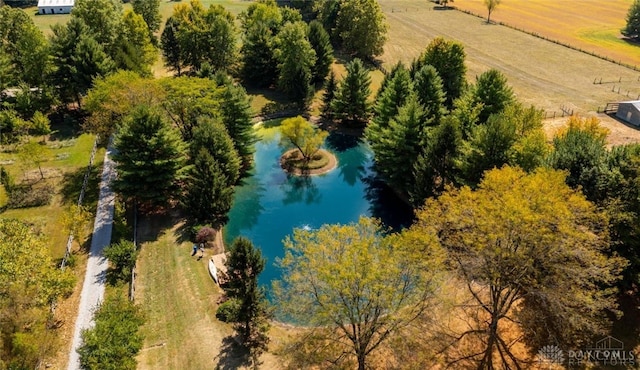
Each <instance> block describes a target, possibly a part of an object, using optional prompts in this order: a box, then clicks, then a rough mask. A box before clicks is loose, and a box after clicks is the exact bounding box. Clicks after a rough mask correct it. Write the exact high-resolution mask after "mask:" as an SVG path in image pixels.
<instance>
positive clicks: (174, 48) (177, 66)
mask: <svg viewBox="0 0 640 370" xmlns="http://www.w3.org/2000/svg"><path fill="white" fill-rule="evenodd" d="M178 27H179V23H178V21H177V20H176V19H175V18H174V17H173V16H171V17H169V18H168V19H167V21H166V22H165V24H164V30H163V31H162V36H160V46H161V48H162V56H163V57H164V65H165V67H167V68H168V69H169V70H172V71H176V72H177V73H178V76H180V74H181V73H182V68H183V65H184V62H183V60H182V49H181V48H180V43H179V42H178Z"/></svg>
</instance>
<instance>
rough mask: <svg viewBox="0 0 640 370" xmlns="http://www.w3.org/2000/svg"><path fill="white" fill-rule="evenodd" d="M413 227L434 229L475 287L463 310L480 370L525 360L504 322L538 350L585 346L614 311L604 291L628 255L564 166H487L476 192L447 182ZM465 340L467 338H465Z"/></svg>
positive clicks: (459, 340)
mask: <svg viewBox="0 0 640 370" xmlns="http://www.w3.org/2000/svg"><path fill="white" fill-rule="evenodd" d="M417 217H418V221H417V223H416V224H415V225H414V226H413V227H412V228H411V229H412V230H413V231H414V232H418V233H421V234H425V235H431V236H433V237H437V239H438V241H439V242H440V244H441V245H442V246H443V247H444V248H445V249H446V250H447V252H448V259H449V261H450V263H451V265H452V266H454V267H455V271H456V272H457V274H458V277H459V279H460V280H461V281H462V282H464V285H463V286H466V288H465V289H466V290H467V291H468V293H469V294H470V298H469V300H470V301H469V302H467V304H466V305H465V306H464V308H461V310H463V311H464V312H465V313H466V314H467V315H468V316H467V319H468V324H469V327H468V329H467V330H465V331H463V332H458V333H455V335H453V336H452V338H456V342H454V343H453V344H455V343H458V344H460V343H463V342H462V341H463V340H466V341H468V340H470V341H473V343H476V344H477V347H475V349H478V346H479V348H480V349H481V350H480V351H478V352H477V353H469V354H467V355H466V356H463V358H465V361H471V362H473V363H475V365H476V366H477V368H478V369H494V368H520V367H521V366H522V362H521V360H522V359H521V358H518V357H517V356H516V355H515V354H514V353H513V352H512V344H513V343H510V341H509V340H507V339H505V338H506V337H505V336H504V335H505V331H504V325H505V324H504V323H505V322H507V321H508V322H510V323H514V324H515V325H517V326H518V327H519V329H520V330H521V331H522V333H523V335H522V337H521V338H522V341H523V342H524V343H525V344H527V345H529V348H531V349H532V350H533V351H534V353H535V351H536V350H537V349H539V348H540V347H541V346H543V345H546V344H556V345H558V346H560V347H561V348H581V347H579V345H581V344H584V343H581V341H582V340H587V339H590V338H589V334H586V333H598V332H600V331H601V330H602V329H603V326H602V324H603V319H604V318H605V317H606V314H605V310H609V309H614V308H615V304H614V300H613V298H612V296H611V291H610V290H608V289H607V287H610V286H611V284H613V283H614V282H615V281H616V279H617V278H618V276H617V275H618V272H619V269H620V267H621V266H622V261H621V260H620V259H618V258H608V257H607V256H606V254H605V251H606V249H607V248H608V234H607V220H606V217H605V216H604V215H603V214H602V213H600V212H598V211H597V209H596V207H595V206H594V205H593V204H592V203H590V202H589V201H587V200H586V198H585V197H584V195H582V194H581V193H580V192H579V191H575V190H572V189H571V188H569V187H568V186H567V185H566V184H565V174H564V173H563V172H560V171H555V170H550V169H543V168H540V169H537V170H536V171H535V172H533V173H531V174H526V173H525V172H524V171H523V170H522V169H519V168H512V167H503V168H502V169H494V170H491V171H488V172H486V173H485V177H484V179H483V181H482V182H481V183H480V185H479V188H478V189H477V190H475V191H474V190H471V189H470V188H468V187H463V188H462V189H459V190H458V189H450V190H449V191H447V192H446V193H444V194H443V195H442V196H441V197H439V198H438V199H430V200H428V201H427V203H426V205H425V207H424V208H423V209H421V210H419V211H418V212H417ZM467 343H468V342H467Z"/></svg>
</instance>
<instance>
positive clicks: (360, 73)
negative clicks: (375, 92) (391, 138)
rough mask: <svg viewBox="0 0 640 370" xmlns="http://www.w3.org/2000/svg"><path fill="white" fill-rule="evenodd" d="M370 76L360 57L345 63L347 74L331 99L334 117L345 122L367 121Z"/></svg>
mask: <svg viewBox="0 0 640 370" xmlns="http://www.w3.org/2000/svg"><path fill="white" fill-rule="evenodd" d="M370 85H371V77H369V71H367V69H366V68H365V67H364V64H363V63H362V61H361V60H360V59H357V58H356V59H354V60H352V61H351V62H349V63H348V64H347V75H346V77H345V78H344V80H342V82H341V83H340V86H339V87H338V92H337V94H336V97H335V98H334V100H333V104H332V110H333V112H334V115H335V116H336V118H338V119H339V120H340V121H342V122H345V123H352V124H358V125H364V124H366V123H367V122H368V121H369V112H370V103H369V95H371V88H370Z"/></svg>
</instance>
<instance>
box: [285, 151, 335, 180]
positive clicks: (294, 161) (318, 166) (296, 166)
mask: <svg viewBox="0 0 640 370" xmlns="http://www.w3.org/2000/svg"><path fill="white" fill-rule="evenodd" d="M337 165H338V159H337V158H336V156H335V155H334V154H333V153H331V152H329V151H327V150H324V149H320V150H318V151H317V152H316V153H315V154H314V155H313V156H312V157H311V159H310V160H309V161H305V158H304V157H303V156H302V154H300V151H299V150H298V149H297V148H296V149H291V150H288V151H286V152H285V153H284V154H283V155H282V156H281V157H280V166H282V168H283V169H284V170H285V171H286V172H287V173H290V174H292V175H298V176H307V175H322V174H324V173H327V172H329V171H331V170H333V169H335V168H336V167H337Z"/></svg>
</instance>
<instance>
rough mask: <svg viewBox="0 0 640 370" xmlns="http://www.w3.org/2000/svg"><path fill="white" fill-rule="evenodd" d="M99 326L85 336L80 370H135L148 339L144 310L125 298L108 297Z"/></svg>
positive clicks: (97, 318)
mask: <svg viewBox="0 0 640 370" xmlns="http://www.w3.org/2000/svg"><path fill="white" fill-rule="evenodd" d="M94 320H95V326H94V327H92V328H91V329H85V330H84V331H83V332H82V346H81V347H80V348H78V353H79V354H80V366H82V368H83V369H88V370H98V369H104V370H116V369H119V370H134V369H135V368H136V366H137V361H136V355H137V354H138V352H139V351H140V350H141V349H142V344H143V342H144V337H143V336H142V334H141V333H140V327H141V326H142V324H144V316H143V314H142V312H141V310H140V308H139V307H138V306H136V305H134V304H133V303H132V302H131V301H129V300H127V299H125V298H123V297H121V296H117V295H116V296H115V297H110V298H109V297H108V298H107V299H106V300H105V301H104V303H102V304H101V305H100V307H99V308H98V310H97V311H96V313H95V316H94Z"/></svg>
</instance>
